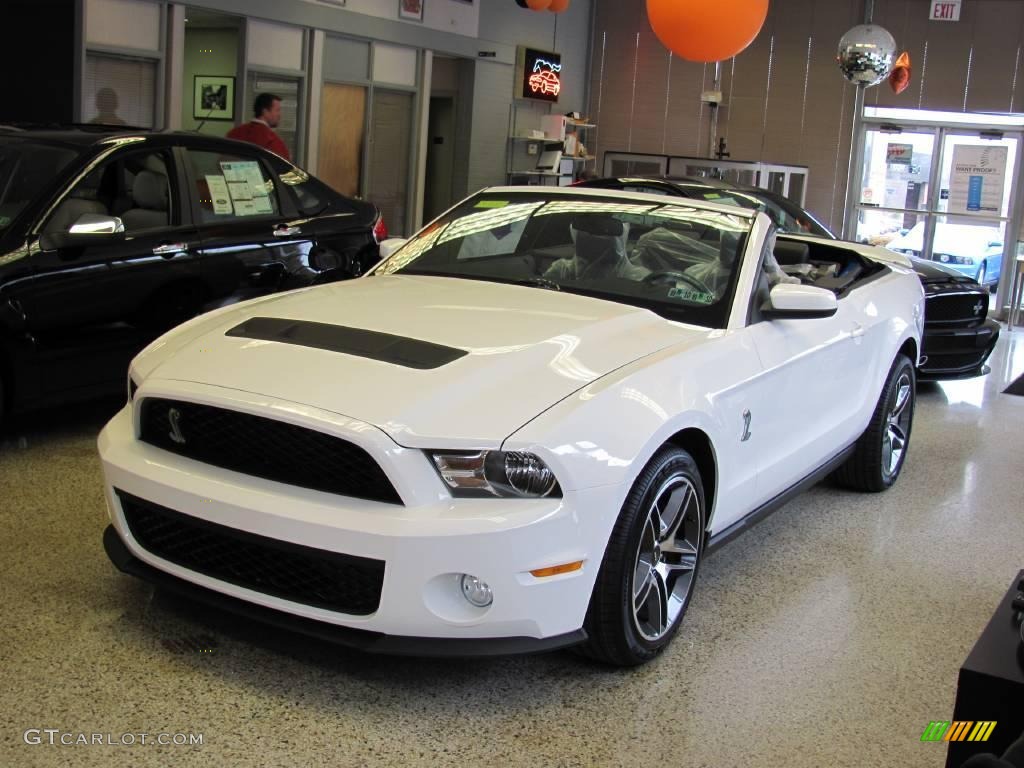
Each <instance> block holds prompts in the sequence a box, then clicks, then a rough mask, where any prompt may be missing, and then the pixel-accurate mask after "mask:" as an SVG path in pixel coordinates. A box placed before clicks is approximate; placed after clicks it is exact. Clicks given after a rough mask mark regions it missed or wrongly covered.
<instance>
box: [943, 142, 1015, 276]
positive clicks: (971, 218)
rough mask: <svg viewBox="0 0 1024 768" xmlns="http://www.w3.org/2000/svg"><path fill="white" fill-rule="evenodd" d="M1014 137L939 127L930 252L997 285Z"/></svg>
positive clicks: (1004, 243)
mask: <svg viewBox="0 0 1024 768" xmlns="http://www.w3.org/2000/svg"><path fill="white" fill-rule="evenodd" d="M1017 145H1018V140H1017V139H1016V138H1006V137H1003V138H994V137H993V138H982V137H979V136H978V134H977V133H973V134H969V133H963V132H957V133H954V132H952V131H944V132H943V141H942V160H941V166H940V169H939V199H938V201H937V203H936V206H935V208H936V210H937V211H938V212H939V213H941V214H944V215H938V216H936V217H935V232H934V235H933V237H932V248H931V256H932V259H933V260H935V261H939V262H941V263H943V264H945V265H946V266H949V267H951V268H953V269H955V270H956V271H957V272H960V273H961V274H964V275H967V276H968V277H973V278H974V279H975V280H977V281H978V282H979V283H982V284H983V285H989V286H991V287H993V288H995V287H996V286H997V285H998V283H999V277H1000V274H1001V270H1002V265H1003V257H1004V251H1005V250H1006V246H1007V240H1006V231H1007V227H1008V224H1009V221H1010V216H1011V211H1012V208H1011V207H1010V202H1011V198H1012V193H1013V179H1014V171H1015V169H1016V167H1017V150H1018V146H1017Z"/></svg>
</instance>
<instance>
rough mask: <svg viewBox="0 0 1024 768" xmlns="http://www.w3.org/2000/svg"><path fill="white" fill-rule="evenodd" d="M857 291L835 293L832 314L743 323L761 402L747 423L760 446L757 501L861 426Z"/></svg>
mask: <svg viewBox="0 0 1024 768" xmlns="http://www.w3.org/2000/svg"><path fill="white" fill-rule="evenodd" d="M857 294H858V292H857V291H853V292H852V293H851V294H850V295H848V296H846V297H844V298H841V299H840V300H839V310H838V312H837V313H836V314H835V315H834V316H833V317H829V318H821V319H799V320H761V321H759V322H755V323H753V324H752V325H750V326H748V327H747V329H746V331H747V333H748V334H749V336H750V338H751V342H752V345H753V347H754V349H755V350H756V351H757V354H758V356H759V357H760V359H761V364H762V366H763V368H764V373H763V374H762V377H761V391H762V392H763V393H764V395H765V397H764V402H763V403H762V404H761V411H760V413H754V414H752V415H751V424H750V431H751V434H752V435H753V437H754V438H756V440H757V443H758V445H759V450H758V451H757V455H758V476H757V495H758V498H759V503H762V504H763V503H764V502H766V501H769V500H770V499H772V498H774V497H775V496H777V495H778V494H779V493H781V492H782V491H784V490H786V489H787V488H789V487H790V486H791V485H793V484H794V483H796V482H799V481H800V480H802V479H803V478H804V477H806V476H807V475H808V474H810V473H811V472H813V471H814V470H815V469H817V468H818V467H820V466H821V465H822V464H824V463H825V462H826V461H828V460H829V459H830V458H832V457H833V456H834V455H836V454H837V453H838V452H839V451H841V450H842V449H843V448H845V447H846V446H848V445H850V444H851V443H852V442H853V441H854V440H855V439H856V438H857V437H858V435H859V434H860V432H861V431H862V430H863V428H864V424H862V423H860V422H861V420H862V418H863V413H864V407H865V400H866V399H867V398H868V396H869V391H868V389H869V388H868V380H869V378H870V377H869V376H868V375H866V374H865V371H867V370H869V369H870V366H871V360H870V354H869V349H868V345H867V344H865V343H864V342H865V338H866V336H867V333H866V331H867V329H866V328H865V325H866V324H867V323H868V322H869V321H868V319H867V318H866V317H865V315H864V312H863V309H864V308H863V305H862V302H861V301H860V300H859V299H858V297H857Z"/></svg>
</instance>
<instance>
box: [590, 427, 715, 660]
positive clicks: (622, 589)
mask: <svg viewBox="0 0 1024 768" xmlns="http://www.w3.org/2000/svg"><path fill="white" fill-rule="evenodd" d="M656 501H664V502H665V503H664V504H662V505H659V509H660V510H661V511H660V513H659V514H657V515H656V517H657V523H658V524H660V531H659V533H658V534H657V535H656V536H655V538H654V540H653V545H654V546H653V552H656V553H657V561H656V562H654V561H651V562H654V565H651V563H650V562H647V561H646V560H644V559H643V558H645V557H647V555H645V552H647V551H648V549H647V546H646V544H645V542H648V543H649V542H651V541H652V540H651V538H650V534H651V533H652V532H653V528H652V527H651V525H653V524H654V509H655V506H654V505H655V502H656ZM675 502H678V511H677V513H678V517H670V519H669V523H668V525H666V523H665V515H666V514H669V515H671V514H673V513H670V511H669V510H671V509H672V508H673V506H676V504H675ZM672 521H675V522H672ZM706 525H707V517H706V513H705V506H704V486H703V483H702V482H701V477H700V471H699V470H698V469H697V463H696V462H695V461H694V460H693V457H692V456H690V454H689V453H687V452H686V451H684V450H681V449H679V448H675V447H665V448H662V449H661V450H660V451H658V453H657V454H655V456H654V458H652V459H651V460H650V462H648V464H647V466H646V467H644V470H643V471H642V472H641V473H640V476H639V477H638V478H637V480H636V482H635V483H634V484H633V488H632V489H631V490H630V492H629V495H628V496H627V497H626V501H625V503H624V504H623V505H622V511H621V512H620V513H619V517H618V520H617V521H616V523H615V528H614V530H613V531H612V535H611V538H610V539H609V540H608V546H607V548H606V549H605V553H604V559H603V561H602V562H601V570H600V571H599V572H598V575H597V583H596V584H595V585H594V593H593V595H592V596H591V598H590V606H589V607H588V609H587V617H586V620H585V621H584V625H583V626H584V628H585V629H586V630H587V635H588V640H587V642H586V643H584V644H583V645H582V646H579V647H578V650H579V652H580V653H582V654H583V655H585V656H588V657H590V658H592V659H596V660H598V661H601V662H604V663H607V664H614V665H617V666H637V665H639V664H643V663H645V662H647V661H650V660H651V659H653V658H654V657H655V656H657V655H658V654H659V653H661V652H662V651H663V650H664V649H665V648H666V647H667V646H668V644H669V643H670V642H671V641H672V638H673V637H674V636H675V634H676V632H677V631H678V630H679V626H680V624H681V623H682V619H683V616H684V615H685V613H686V609H687V607H688V606H689V603H690V597H691V596H692V595H693V587H694V585H695V583H696V580H697V573H698V571H699V568H700V560H701V554H702V552H703V548H704V539H705V535H706V532H705V527H706ZM662 536H663V537H664V538H663V539H661V538H660V537H662ZM670 539H671V543H670V542H669V540H670ZM661 544H663V545H664V551H663V550H662V547H661V546H660V545H661ZM658 565H660V566H663V569H664V571H667V572H668V574H669V575H668V576H664V575H663V573H662V572H659V571H658V568H657V567H655V566H658ZM641 567H645V568H646V571H645V575H646V576H647V578H645V579H644V582H643V583H644V584H649V585H650V588H649V589H647V590H646V592H644V594H646V595H647V597H645V598H644V599H643V600H638V599H637V598H635V597H634V594H636V593H638V592H642V591H643V590H642V589H638V587H637V585H636V584H635V582H636V580H637V579H638V578H639V575H640V571H641ZM641 586H642V585H641ZM662 587H664V590H663V589H662ZM659 597H664V598H665V602H664V604H663V605H662V608H660V609H655V608H652V607H651V606H653V605H654V604H655V603H658V602H661V601H660V600H659ZM635 600H637V601H638V602H639V603H640V606H639V608H637V607H636V605H635V602H634V601H635ZM659 610H661V611H663V613H659ZM655 617H657V618H655ZM641 625H642V626H644V627H646V629H647V630H649V632H650V634H651V635H652V636H653V635H654V634H655V632H656V630H655V629H654V626H655V625H657V626H658V627H660V628H661V631H660V632H658V634H657V636H656V637H654V638H653V639H652V638H651V637H649V636H648V635H646V634H645V633H644V631H642V629H641Z"/></svg>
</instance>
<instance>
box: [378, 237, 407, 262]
mask: <svg viewBox="0 0 1024 768" xmlns="http://www.w3.org/2000/svg"><path fill="white" fill-rule="evenodd" d="M408 242H409V241H408V240H407V239H405V238H403V237H389V238H388V239H387V240H383V241H382V242H381V244H380V258H381V261H383V260H384V259H389V258H391V256H393V255H394V254H395V253H396V252H397V251H398V249H400V248H401V247H402V246H403V245H405V244H406V243H408Z"/></svg>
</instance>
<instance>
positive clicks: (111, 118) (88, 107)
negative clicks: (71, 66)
mask: <svg viewBox="0 0 1024 768" xmlns="http://www.w3.org/2000/svg"><path fill="white" fill-rule="evenodd" d="M156 81H157V62H156V61H154V60H153V59H143V58H133V57H128V56H112V55H109V54H99V53H92V52H90V53H89V54H88V55H87V56H86V57H85V78H84V81H83V84H82V120H83V122H86V123H102V124H105V125H127V126H132V127H136V128H152V127H154V126H155V125H156Z"/></svg>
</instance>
